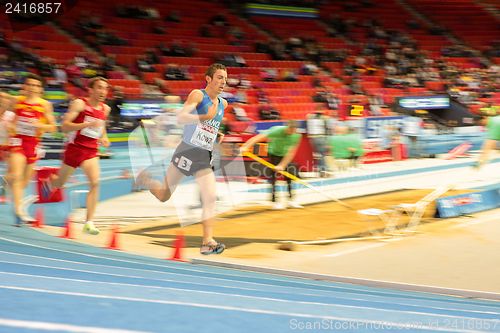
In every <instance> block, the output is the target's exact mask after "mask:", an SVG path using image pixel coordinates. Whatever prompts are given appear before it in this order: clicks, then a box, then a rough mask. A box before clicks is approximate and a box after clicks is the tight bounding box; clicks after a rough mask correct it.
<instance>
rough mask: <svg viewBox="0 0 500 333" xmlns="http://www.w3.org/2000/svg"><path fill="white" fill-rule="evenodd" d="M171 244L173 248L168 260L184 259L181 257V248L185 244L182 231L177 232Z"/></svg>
mask: <svg viewBox="0 0 500 333" xmlns="http://www.w3.org/2000/svg"><path fill="white" fill-rule="evenodd" d="M173 246H174V249H173V252H172V257H171V258H169V259H168V260H174V261H186V260H184V259H183V258H182V250H183V249H184V246H185V241H184V234H183V233H182V232H178V233H177V237H176V238H175V240H174V244H173Z"/></svg>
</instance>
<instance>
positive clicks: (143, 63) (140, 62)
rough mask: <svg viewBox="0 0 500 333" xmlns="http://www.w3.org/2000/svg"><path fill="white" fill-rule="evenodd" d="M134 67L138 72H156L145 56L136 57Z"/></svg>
mask: <svg viewBox="0 0 500 333" xmlns="http://www.w3.org/2000/svg"><path fill="white" fill-rule="evenodd" d="M136 65H137V69H138V70H139V71H140V72H156V69H155V68H154V67H153V66H152V65H151V64H150V63H149V62H148V61H147V58H146V55H141V56H139V57H137V61H136Z"/></svg>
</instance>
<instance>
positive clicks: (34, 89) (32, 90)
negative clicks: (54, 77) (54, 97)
mask: <svg viewBox="0 0 500 333" xmlns="http://www.w3.org/2000/svg"><path fill="white" fill-rule="evenodd" d="M42 88H43V87H42V83H41V82H40V81H38V80H35V79H27V80H26V82H25V83H24V89H23V90H24V91H25V93H26V95H27V96H36V95H39V94H41V92H42Z"/></svg>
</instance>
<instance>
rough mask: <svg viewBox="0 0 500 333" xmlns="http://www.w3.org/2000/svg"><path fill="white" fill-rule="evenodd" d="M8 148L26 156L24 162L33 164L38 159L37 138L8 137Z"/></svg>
mask: <svg viewBox="0 0 500 333" xmlns="http://www.w3.org/2000/svg"><path fill="white" fill-rule="evenodd" d="M9 150H10V152H11V153H19V154H23V155H24V156H26V163H28V164H33V163H35V162H36V161H37V160H38V140H26V139H21V138H10V140H9Z"/></svg>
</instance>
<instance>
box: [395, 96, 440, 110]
mask: <svg viewBox="0 0 500 333" xmlns="http://www.w3.org/2000/svg"><path fill="white" fill-rule="evenodd" d="M398 105H399V106H400V107H402V108H405V109H412V110H418V109H421V110H429V109H447V108H449V107H450V98H449V97H448V96H445V95H439V96H405V97H399V98H398Z"/></svg>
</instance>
